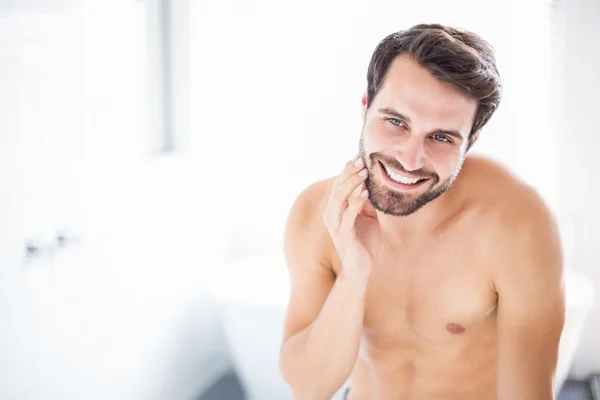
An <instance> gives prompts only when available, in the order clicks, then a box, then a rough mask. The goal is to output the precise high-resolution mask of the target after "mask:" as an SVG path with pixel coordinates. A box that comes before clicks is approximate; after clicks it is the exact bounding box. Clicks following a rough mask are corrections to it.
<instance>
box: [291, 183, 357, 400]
mask: <svg viewBox="0 0 600 400" xmlns="http://www.w3.org/2000/svg"><path fill="white" fill-rule="evenodd" d="M322 189H323V182H321V183H318V184H316V185H313V186H311V187H310V188H308V189H307V190H306V191H305V192H304V193H302V194H301V195H300V196H299V198H298V199H297V200H296V202H295V204H294V206H293V207H292V210H291V212H290V215H289V218H288V222H287V226H286V232H285V253H286V259H287V264H288V269H289V272H290V279H291V298H290V301H289V306H288V310H287V313H286V319H285V328H284V332H283V342H282V346H281V354H280V370H281V374H282V376H283V378H284V379H285V381H286V382H287V383H288V384H289V386H290V387H291V389H292V392H293V393H294V398H295V399H297V400H303V399H308V400H313V399H328V398H331V396H333V395H334V393H335V392H336V391H337V390H338V389H339V388H340V387H341V386H342V385H343V384H344V382H345V381H346V379H347V378H348V376H349V375H350V373H351V372H352V369H353V368H354V364H355V362H356V359H357V357H358V349H359V346H360V335H361V332H362V322H363V317H364V296H365V292H366V284H367V282H366V280H364V279H356V280H352V279H342V278H337V279H336V278H335V275H334V273H333V271H332V269H331V259H330V258H331V257H330V256H331V254H328V253H329V252H331V251H332V250H333V249H331V250H327V249H325V247H326V246H324V244H325V243H328V242H330V241H329V240H328V239H327V235H328V233H327V231H326V229H325V227H324V226H323V222H322V221H323V219H322V210H320V208H322V207H319V206H318V203H319V198H321V197H323V196H322V194H323V193H322V192H323V190H322Z"/></svg>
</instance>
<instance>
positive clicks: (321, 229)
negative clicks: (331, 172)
mask: <svg viewBox="0 0 600 400" xmlns="http://www.w3.org/2000/svg"><path fill="white" fill-rule="evenodd" d="M334 180H335V178H327V179H323V180H320V181H317V182H314V183H312V184H310V185H309V186H308V187H306V188H304V189H303V190H302V191H301V192H300V193H299V194H298V196H297V197H296V199H295V200H294V202H293V204H292V207H291V209H290V212H289V214H288V219H287V222H286V227H285V238H284V246H285V254H286V258H287V259H288V265H293V264H295V260H297V259H303V258H305V257H306V255H307V253H311V254H314V255H316V257H317V258H318V261H319V263H320V264H321V265H324V266H328V265H331V257H330V254H331V252H330V245H329V244H330V239H329V234H328V232H327V229H326V227H325V225H324V222H323V213H324V212H325V207H326V206H327V202H328V199H329V194H330V193H331V188H332V186H333V182H334ZM300 253H302V254H300Z"/></svg>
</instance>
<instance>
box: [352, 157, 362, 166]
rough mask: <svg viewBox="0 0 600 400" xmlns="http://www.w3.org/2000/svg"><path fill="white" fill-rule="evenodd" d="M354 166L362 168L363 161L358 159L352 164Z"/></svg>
mask: <svg viewBox="0 0 600 400" xmlns="http://www.w3.org/2000/svg"><path fill="white" fill-rule="evenodd" d="M354 165H356V166H357V167H362V166H363V165H364V163H363V159H362V158H359V159H358V160H356V161H355V162H354Z"/></svg>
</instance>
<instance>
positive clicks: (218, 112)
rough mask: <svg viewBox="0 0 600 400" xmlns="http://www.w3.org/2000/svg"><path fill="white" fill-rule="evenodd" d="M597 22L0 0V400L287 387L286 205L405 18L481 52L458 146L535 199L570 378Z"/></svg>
mask: <svg viewBox="0 0 600 400" xmlns="http://www.w3.org/2000/svg"><path fill="white" fill-rule="evenodd" d="M597 21H600V1H598V0H511V1H500V0H494V1H492V0H457V1H453V2H448V1H443V0H428V1H419V2H417V1H403V0H327V1H323V0H318V1H317V0H304V1H301V2H299V1H298V2H292V1H281V0H279V1H276V0H0V400H30V399H32V400H33V399H35V400H55V399H56V400H58V399H60V400H71V399H77V400H95V399H111V400H138V399H139V400H167V399H169V400H188V399H189V400H192V399H194V400H200V399H208V397H207V396H209V395H211V396H212V397H211V398H210V400H216V399H222V400H241V398H238V397H234V395H233V394H226V393H233V391H232V392H228V391H227V390H225V391H220V390H221V389H218V390H217V389H215V387H216V386H215V385H218V383H219V382H223V378H224V377H225V378H227V379H230V380H231V381H232V382H235V385H237V386H239V390H238V392H239V391H241V392H243V393H245V396H246V399H248V400H249V399H255V400H257V399H261V400H271V399H273V400H280V399H281V400H285V399H291V397H290V395H289V393H288V392H286V387H285V385H284V384H283V383H282V381H281V378H280V377H279V375H278V373H277V369H276V363H277V359H276V358H277V351H278V348H279V343H278V340H279V337H280V329H281V322H282V315H283V310H284V308H285V304H286V301H287V297H286V296H287V284H288V282H287V276H286V271H285V264H284V263H283V256H282V232H283V227H284V224H285V219H286V216H287V212H288V210H289V207H290V206H291V203H292V201H293V200H294V199H295V197H296V196H297V194H298V193H299V192H300V191H301V190H302V189H303V188H304V187H306V186H307V185H308V184H310V183H311V182H313V181H315V180H317V179H322V178H324V177H327V176H331V175H334V174H336V173H338V171H339V170H340V168H341V166H343V163H344V162H345V161H346V160H348V159H349V158H351V157H352V156H353V155H354V154H355V152H356V149H357V143H358V138H359V135H360V130H361V128H362V124H361V118H360V97H361V95H362V93H363V92H364V90H365V87H366V69H367V65H368V62H369V59H370V56H371V53H372V51H373V49H374V48H375V46H376V44H377V43H378V42H379V40H381V39H382V38H383V37H384V36H386V35H387V34H389V33H391V32H394V31H397V30H400V29H404V28H408V27H410V26H411V25H414V24H416V23H421V22H439V23H443V24H450V25H454V26H460V27H463V28H467V29H470V30H473V31H475V32H477V33H478V34H480V35H481V36H483V37H484V38H485V39H486V40H488V41H489V42H490V43H491V44H492V45H493V46H494V47H495V49H496V52H497V57H498V63H499V69H500V73H501V75H502V78H503V83H504V96H503V100H502V103H501V106H500V109H499V110H498V112H497V113H496V115H495V116H494V117H493V118H492V120H491V122H490V123H489V125H488V126H487V127H486V128H485V129H484V132H483V133H482V135H481V138H480V140H479V141H478V143H477V144H476V145H475V147H474V150H473V151H475V152H478V153H482V154H486V155H488V156H490V157H492V158H494V159H497V160H499V161H501V162H502V163H504V164H506V165H507V166H508V167H509V168H511V169H512V170H513V171H514V172H515V173H517V174H518V175H519V176H521V177H522V178H523V179H525V180H526V181H528V182H529V183H530V184H531V185H533V186H534V187H536V188H537V189H538V190H539V191H540V193H541V194H542V196H543V197H544V199H545V200H546V202H547V204H548V205H549V206H550V208H551V209H552V211H553V212H554V213H555V215H556V217H557V220H558V221H559V224H560V229H561V234H562V238H563V246H564V249H565V266H566V268H567V269H568V270H569V271H572V272H573V279H572V282H573V283H572V285H573V288H574V289H572V290H570V293H569V307H571V309H572V310H573V314H572V315H573V317H572V332H571V331H570V333H569V334H568V338H566V339H565V341H564V342H563V345H562V346H563V348H561V363H560V368H559V369H560V376H561V377H562V378H561V380H560V382H559V385H558V386H559V388H560V387H563V386H565V387H566V385H567V383H565V384H564V385H563V382H575V381H581V382H585V383H586V385H587V383H589V386H590V387H591V386H594V385H593V383H594V382H595V380H594V379H595V373H597V372H599V371H600V345H599V344H598V337H599V336H600V309H599V308H598V305H597V304H596V302H595V301H594V295H593V294H594V290H593V289H594V288H595V287H597V286H598V285H600V268H599V266H600V246H598V243H597V236H596V235H597V233H598V227H599V226H600V211H599V209H598V207H597V206H596V205H597V204H599V203H600V186H598V182H599V180H598V178H597V177H596V178H594V176H596V175H597V171H598V170H600V158H599V157H598V156H597V152H598V148H597V147H596V146H599V147H600V131H599V128H598V123H597V122H596V121H595V118H596V117H597V116H598V112H597V107H598V98H597V93H598V92H599V91H600V75H599V74H598V71H599V70H600V44H599V43H598V41H597V39H598V38H599V37H600V24H598V23H597ZM569 315H571V314H569ZM570 326H571V325H570ZM570 329H571V328H570ZM567 379H568V381H567ZM569 384H571V383H569ZM596 386H597V387H600V386H598V385H596ZM586 390H587V389H586ZM589 390H590V392H589V393H590V396H591V393H592V389H589ZM219 393H220V394H219ZM203 396H204V397H203ZM590 398H591V397H590ZM599 398H600V397H599Z"/></svg>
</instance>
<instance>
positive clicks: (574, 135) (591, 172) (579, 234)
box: [560, 0, 600, 378]
mask: <svg viewBox="0 0 600 400" xmlns="http://www.w3.org/2000/svg"><path fill="white" fill-rule="evenodd" d="M563 3H564V4H563V5H562V6H564V7H565V12H566V14H565V15H566V18H565V21H564V22H565V23H566V31H567V36H566V40H565V42H564V45H565V48H564V50H563V51H564V52H565V56H566V57H565V60H566V64H565V66H564V79H565V86H564V88H562V90H564V97H563V98H562V101H561V106H562V110H561V111H562V116H563V121H562V122H561V134H560V149H561V152H560V154H561V159H560V165H561V171H560V177H561V180H560V185H561V194H562V203H563V206H562V213H563V215H564V219H565V221H566V222H568V223H569V224H570V225H571V226H572V232H573V235H574V237H573V246H574V248H573V261H572V263H573V269H574V270H576V271H579V272H582V273H584V274H585V275H587V276H588V277H589V278H591V279H592V280H593V282H594V283H595V285H596V290H597V291H598V290H599V288H600V268H599V267H600V246H599V245H598V227H599V226H600V211H599V210H598V204H600V188H599V187H598V182H599V180H598V178H597V172H598V171H599V170H600V158H599V157H598V146H600V129H599V127H598V122H597V118H598V105H599V104H600V103H599V101H598V92H599V91H600V75H599V74H598V71H600V44H598V37H600V26H599V25H598V21H600V2H598V1H593V0H565V1H563ZM597 298H598V297H597ZM599 337H600V304H598V301H597V305H596V307H595V308H594V309H593V310H592V312H591V316H590V320H589V321H588V323H587V326H586V328H585V330H584V335H583V338H582V343H581V346H580V349H579V352H578V354H577V358H576V361H575V368H574V369H573V376H575V377H579V378H585V377H586V376H588V375H589V374H591V373H599V372H600V345H599V339H598V338H599Z"/></svg>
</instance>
